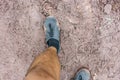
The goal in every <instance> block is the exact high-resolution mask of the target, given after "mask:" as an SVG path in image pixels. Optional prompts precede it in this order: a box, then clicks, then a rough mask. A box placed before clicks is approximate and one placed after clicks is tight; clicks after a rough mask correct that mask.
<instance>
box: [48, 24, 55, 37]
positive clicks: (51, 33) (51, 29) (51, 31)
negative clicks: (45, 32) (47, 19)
mask: <svg viewBox="0 0 120 80" xmlns="http://www.w3.org/2000/svg"><path fill="white" fill-rule="evenodd" d="M49 29H50V32H49V34H50V37H53V35H54V33H53V28H52V25H51V24H49Z"/></svg>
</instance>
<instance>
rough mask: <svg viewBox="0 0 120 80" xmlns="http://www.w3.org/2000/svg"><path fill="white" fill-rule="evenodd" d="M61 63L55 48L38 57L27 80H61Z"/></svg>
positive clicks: (30, 69)
mask: <svg viewBox="0 0 120 80" xmlns="http://www.w3.org/2000/svg"><path fill="white" fill-rule="evenodd" d="M59 75H60V63H59V60H58V56H57V50H56V48H54V47H50V48H48V49H47V50H46V51H44V52H43V53H41V54H40V55H38V56H37V57H36V58H35V60H34V61H33V63H32V64H31V66H30V68H29V70H28V73H27V76H26V80H59V79H60V76H59Z"/></svg>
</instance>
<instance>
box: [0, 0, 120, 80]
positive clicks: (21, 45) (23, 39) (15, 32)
mask: <svg viewBox="0 0 120 80" xmlns="http://www.w3.org/2000/svg"><path fill="white" fill-rule="evenodd" d="M48 15H53V16H55V17H56V18H57V19H58V21H59V23H60V28H61V52H60V54H59V59H60V62H61V66H62V68H61V80H70V79H71V78H72V77H73V75H74V73H75V72H76V71H77V69H79V68H80V67H83V66H85V67H88V68H89V69H90V71H91V74H92V76H93V80H120V0H0V80H23V78H24V76H25V74H26V71H27V69H28V67H29V65H30V63H31V62H32V60H33V59H34V57H35V56H36V55H38V54H39V53H40V52H42V51H43V50H45V49H46V44H45V34H44V31H43V21H44V19H45V17H46V16H48Z"/></svg>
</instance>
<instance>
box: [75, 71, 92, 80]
mask: <svg viewBox="0 0 120 80" xmlns="http://www.w3.org/2000/svg"><path fill="white" fill-rule="evenodd" d="M90 78H91V77H90V72H89V70H87V69H80V70H79V71H78V72H77V73H76V75H75V77H74V80H90Z"/></svg>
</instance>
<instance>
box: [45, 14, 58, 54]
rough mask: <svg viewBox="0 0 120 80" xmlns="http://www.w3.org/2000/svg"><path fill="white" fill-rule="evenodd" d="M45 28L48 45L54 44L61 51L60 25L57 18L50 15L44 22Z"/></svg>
mask: <svg viewBox="0 0 120 80" xmlns="http://www.w3.org/2000/svg"><path fill="white" fill-rule="evenodd" d="M44 30H45V36H46V43H47V44H48V46H49V47H50V46H53V47H55V48H56V49H57V51H58V52H59V50H60V28H59V26H58V22H57V20H56V19H55V18H54V17H52V16H49V17H47V18H46V20H45V22H44Z"/></svg>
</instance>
